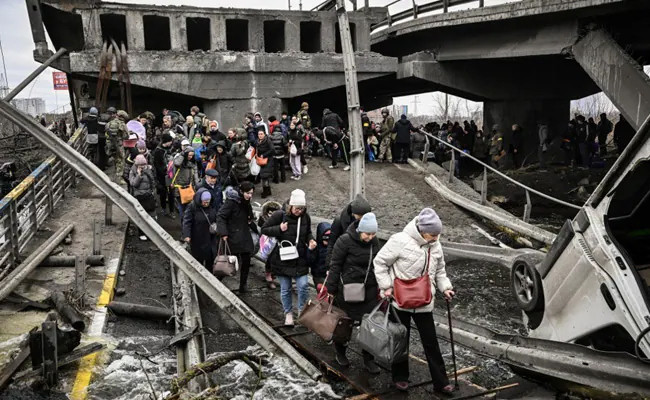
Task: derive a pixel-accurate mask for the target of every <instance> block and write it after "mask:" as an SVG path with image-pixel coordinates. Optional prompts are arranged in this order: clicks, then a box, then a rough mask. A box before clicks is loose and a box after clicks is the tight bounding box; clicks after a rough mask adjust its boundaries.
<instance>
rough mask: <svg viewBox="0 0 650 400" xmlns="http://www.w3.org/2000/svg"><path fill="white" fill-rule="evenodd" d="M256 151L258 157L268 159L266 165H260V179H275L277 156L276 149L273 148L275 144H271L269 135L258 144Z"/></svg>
mask: <svg viewBox="0 0 650 400" xmlns="http://www.w3.org/2000/svg"><path fill="white" fill-rule="evenodd" d="M256 151H257V152H256V153H255V156H256V157H264V158H266V159H268V162H267V163H266V165H264V166H261V165H260V178H262V179H271V178H273V156H275V148H274V147H273V142H271V139H269V137H268V135H267V136H266V139H264V140H262V141H261V142H258V143H257V149H256Z"/></svg>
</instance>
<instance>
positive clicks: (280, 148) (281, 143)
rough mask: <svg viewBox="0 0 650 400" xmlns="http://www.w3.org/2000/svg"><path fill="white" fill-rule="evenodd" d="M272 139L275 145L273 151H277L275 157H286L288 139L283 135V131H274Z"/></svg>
mask: <svg viewBox="0 0 650 400" xmlns="http://www.w3.org/2000/svg"><path fill="white" fill-rule="evenodd" d="M270 139H271V143H273V149H275V157H284V156H285V155H286V154H285V153H286V148H287V138H286V137H284V135H283V134H282V130H281V129H274V130H273V134H272V135H271V137H270Z"/></svg>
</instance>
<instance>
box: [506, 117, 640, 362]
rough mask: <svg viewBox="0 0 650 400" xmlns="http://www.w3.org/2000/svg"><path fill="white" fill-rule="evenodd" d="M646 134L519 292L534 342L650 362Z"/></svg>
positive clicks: (520, 280) (517, 277) (528, 269)
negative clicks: (626, 355)
mask: <svg viewBox="0 0 650 400" xmlns="http://www.w3.org/2000/svg"><path fill="white" fill-rule="evenodd" d="M646 125H648V122H647V121H646V123H644V125H643V126H642V127H641V128H640V129H639V132H637V134H636V135H635V137H634V138H633V139H632V141H631V142H630V144H629V145H628V147H627V149H626V150H625V151H624V152H623V154H622V155H621V156H620V157H619V159H618V160H617V161H616V163H615V164H614V165H613V166H612V168H611V170H610V171H609V172H608V173H607V175H606V176H605V178H603V180H602V182H601V183H600V184H599V186H598V187H597V188H596V190H595V191H594V193H593V194H592V195H591V197H590V198H589V200H588V201H587V203H586V204H585V205H584V207H583V208H582V209H581V210H580V211H579V212H578V214H577V215H576V217H575V218H574V219H573V221H570V220H567V221H566V223H565V224H564V226H563V227H562V229H561V231H560V233H559V234H558V236H557V239H556V240H555V241H554V242H553V245H552V246H551V249H550V251H549V253H548V254H547V255H546V257H545V258H544V260H543V261H542V262H541V263H539V264H537V265H534V266H533V265H529V264H527V263H525V262H523V261H522V262H518V263H515V265H514V266H513V268H512V273H511V278H512V289H513V293H514V294H515V297H516V299H517V301H518V303H519V305H520V307H521V308H522V310H523V311H524V319H525V321H526V324H527V327H528V331H529V334H530V336H531V337H535V338H542V339H550V340H556V341H562V342H573V343H578V344H583V345H586V346H589V347H592V348H595V349H599V350H605V351H625V352H629V353H631V354H636V355H637V357H640V358H645V357H648V356H650V286H649V285H650V129H649V127H648V126H646Z"/></svg>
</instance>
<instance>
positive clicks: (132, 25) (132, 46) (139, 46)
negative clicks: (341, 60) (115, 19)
mask: <svg viewBox="0 0 650 400" xmlns="http://www.w3.org/2000/svg"><path fill="white" fill-rule="evenodd" d="M126 39H127V41H128V43H127V46H128V48H129V50H144V26H143V23H142V13H139V12H134V11H131V12H127V13H126Z"/></svg>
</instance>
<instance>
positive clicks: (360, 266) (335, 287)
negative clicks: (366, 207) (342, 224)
mask: <svg viewBox="0 0 650 400" xmlns="http://www.w3.org/2000/svg"><path fill="white" fill-rule="evenodd" d="M358 226H359V221H355V222H354V223H352V224H351V225H350V226H349V227H348V229H347V232H346V233H344V234H343V235H342V236H341V237H339V239H338V240H337V241H336V245H335V246H334V251H333V252H332V262H331V264H330V270H329V275H328V276H327V282H326V283H325V286H326V287H327V292H328V293H330V294H332V295H334V301H335V304H336V305H337V306H338V307H340V308H342V309H343V310H344V311H345V312H346V313H347V314H348V316H349V317H350V318H352V319H353V320H355V321H361V318H362V317H363V315H364V314H368V313H370V312H371V311H372V309H373V308H374V307H375V306H376V305H377V293H378V292H379V286H378V285H377V280H376V279H375V270H374V266H373V265H372V260H373V259H374V258H375V254H377V252H378V251H379V241H378V240H377V238H376V237H375V238H374V239H373V240H371V241H370V242H369V243H366V242H364V241H362V240H361V238H360V236H359V233H358V232H357V227H358ZM371 252H372V257H371ZM366 275H367V277H368V278H367V280H366V281H365V283H366V285H365V286H366V299H365V301H364V302H362V303H347V302H345V300H343V284H345V283H363V282H364V280H365V279H366ZM341 281H342V282H341Z"/></svg>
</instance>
